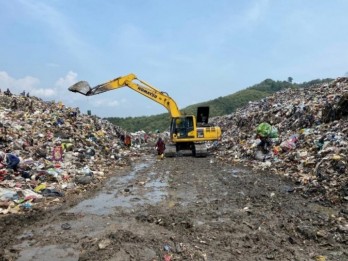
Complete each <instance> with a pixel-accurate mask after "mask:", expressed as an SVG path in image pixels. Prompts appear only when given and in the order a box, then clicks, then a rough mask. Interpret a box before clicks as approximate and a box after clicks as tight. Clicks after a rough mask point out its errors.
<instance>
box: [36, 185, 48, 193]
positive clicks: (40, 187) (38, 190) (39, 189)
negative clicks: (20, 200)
mask: <svg viewBox="0 0 348 261" xmlns="http://www.w3.org/2000/svg"><path fill="white" fill-rule="evenodd" d="M45 188H46V184H45V183H41V184H40V185H38V186H36V187H35V188H34V191H35V192H40V191H41V190H43V189H45Z"/></svg>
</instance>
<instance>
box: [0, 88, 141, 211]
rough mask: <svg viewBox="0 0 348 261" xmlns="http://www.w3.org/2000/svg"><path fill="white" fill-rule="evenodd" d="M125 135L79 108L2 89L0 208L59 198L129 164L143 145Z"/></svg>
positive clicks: (21, 208) (23, 206) (24, 206)
mask: <svg viewBox="0 0 348 261" xmlns="http://www.w3.org/2000/svg"><path fill="white" fill-rule="evenodd" d="M123 136H124V131H123V130H122V129H121V128H120V127H118V126H115V125H113V124H111V123H110V122H108V121H106V120H103V119H100V118H98V117H96V116H90V115H87V114H81V113H80V112H79V109H78V108H69V107H65V106H64V105H63V104H62V103H55V102H44V101H43V100H41V99H38V98H36V97H28V96H23V95H12V94H10V95H9V94H8V93H0V214H7V213H17V212H20V211H25V210H28V209H31V208H33V207H34V206H35V205H36V206H40V204H41V205H48V204H50V203H52V201H54V202H56V201H59V198H60V197H63V196H64V194H65V193H66V192H69V191H71V190H83V189H84V190H86V189H88V186H93V185H94V184H96V183H98V182H100V181H101V180H103V179H104V178H106V177H107V176H108V175H112V174H114V173H116V172H117V170H118V169H120V168H123V167H124V166H128V165H130V161H132V160H133V158H136V157H138V156H139V152H138V151H139V150H136V149H132V148H129V147H126V146H124V144H123V142H122V140H121V137H123ZM57 199H58V200H57Z"/></svg>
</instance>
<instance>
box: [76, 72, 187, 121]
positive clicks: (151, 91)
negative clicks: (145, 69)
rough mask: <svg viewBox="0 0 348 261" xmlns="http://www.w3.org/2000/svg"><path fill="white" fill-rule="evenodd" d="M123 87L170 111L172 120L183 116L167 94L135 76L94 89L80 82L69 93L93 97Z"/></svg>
mask: <svg viewBox="0 0 348 261" xmlns="http://www.w3.org/2000/svg"><path fill="white" fill-rule="evenodd" d="M136 81H137V82H136ZM121 87H129V88H131V89H132V90H134V91H136V92H138V93H140V94H142V95H144V96H146V97H147V98H149V99H151V100H153V101H155V102H157V103H159V104H161V105H162V106H164V107H165V108H166V109H167V110H168V112H169V113H170V115H171V117H172V118H175V117H180V116H181V113H180V111H179V108H178V106H177V104H176V102H175V101H174V100H173V99H172V98H171V97H170V96H169V95H168V94H167V93H166V92H162V91H160V90H158V89H156V88H155V87H153V86H151V85H150V84H148V83H146V82H144V81H141V80H139V79H138V78H137V77H136V75H134V74H128V75H126V76H121V77H118V78H116V79H113V80H111V81H108V82H106V83H102V84H99V85H97V86H95V87H93V88H91V86H90V85H89V84H88V82H86V81H80V82H78V83H76V84H74V85H73V86H71V87H69V91H72V92H78V93H81V94H83V95H86V96H91V95H96V94H100V93H103V92H107V91H111V90H115V89H118V88H121Z"/></svg>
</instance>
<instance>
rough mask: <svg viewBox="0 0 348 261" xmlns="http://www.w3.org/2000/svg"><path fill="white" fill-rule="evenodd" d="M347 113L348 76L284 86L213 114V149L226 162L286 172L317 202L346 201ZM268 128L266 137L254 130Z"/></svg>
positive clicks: (286, 174) (335, 202) (260, 130)
mask: <svg viewBox="0 0 348 261" xmlns="http://www.w3.org/2000/svg"><path fill="white" fill-rule="evenodd" d="M347 116H348V78H337V79H336V80H334V81H332V82H331V83H329V84H322V85H313V86H311V87H308V88H303V89H296V88H294V89H287V90H283V91H280V92H277V93H275V94H274V95H272V96H270V97H267V98H265V99H262V100H260V101H258V102H250V103H249V104H248V105H247V106H245V107H243V108H241V109H238V110H237V111H236V112H235V113H232V114H230V115H226V116H221V117H215V118H212V123H213V124H214V125H215V124H216V125H219V126H220V127H221V128H222V131H223V135H222V140H221V142H220V143H219V144H218V145H217V146H215V152H214V153H215V155H216V157H217V158H219V159H220V160H221V161H224V162H227V163H231V164H238V163H245V162H248V166H253V168H255V169H256V170H260V171H261V170H267V171H272V172H274V173H277V174H279V175H284V176H287V177H289V178H291V179H292V180H293V181H295V184H296V186H295V187H294V188H293V190H295V189H296V190H299V191H301V192H302V193H303V194H304V195H306V196H308V197H309V198H311V199H313V200H315V201H318V202H322V203H324V204H341V203H347V202H348V175H347V158H348V138H347V134H348V122H347ZM271 128H273V134H274V135H273V136H272V137H271V136H269V137H268V139H267V140H264V139H263V138H264V137H262V135H258V134H262V133H265V134H264V135H268V133H269V135H270V134H271V133H272V131H271ZM265 143H269V144H268V145H269V146H268V148H267V149H266V150H265V149H264V147H263V146H264V145H265ZM250 162H251V164H250Z"/></svg>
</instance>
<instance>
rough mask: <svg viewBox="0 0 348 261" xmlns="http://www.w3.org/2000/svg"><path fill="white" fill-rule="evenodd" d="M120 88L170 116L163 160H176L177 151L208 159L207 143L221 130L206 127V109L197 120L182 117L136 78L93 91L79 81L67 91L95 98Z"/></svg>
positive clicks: (121, 79)
mask: <svg viewBox="0 0 348 261" xmlns="http://www.w3.org/2000/svg"><path fill="white" fill-rule="evenodd" d="M121 87H129V88H131V89H132V90H134V91H136V92H138V93H140V94H142V95H144V96H146V97H147V98H149V99H151V100H153V101H155V102H157V103H159V104H161V105H162V106H164V107H165V108H166V109H167V110H168V112H169V114H170V116H171V124H170V141H171V143H170V144H167V146H166V150H165V156H167V157H172V156H176V155H177V153H179V152H180V151H185V150H186V151H187V150H190V151H192V155H193V156H197V157H198V156H199V157H205V156H207V153H208V152H207V147H206V144H205V142H206V141H216V140H220V138H221V129H220V127H218V126H210V125H209V124H208V118H209V107H199V108H198V110H197V111H198V112H197V117H195V116H194V115H182V114H181V112H180V110H179V108H178V106H177V104H176V102H175V101H174V100H173V99H172V98H171V97H170V96H169V95H168V93H166V92H162V91H160V90H158V89H156V88H155V87H153V86H151V85H150V84H148V83H146V82H144V81H142V80H139V79H138V78H137V77H136V75H134V74H128V75H126V76H121V77H118V78H116V79H113V80H110V81H108V82H106V83H102V84H99V85H97V86H95V87H93V88H91V87H90V85H89V84H88V82H86V81H80V82H77V83H76V84H74V85H72V86H70V87H69V91H72V92H78V93H81V94H83V95H86V96H91V95H96V94H100V93H103V92H107V91H111V90H115V89H118V88H121Z"/></svg>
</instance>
